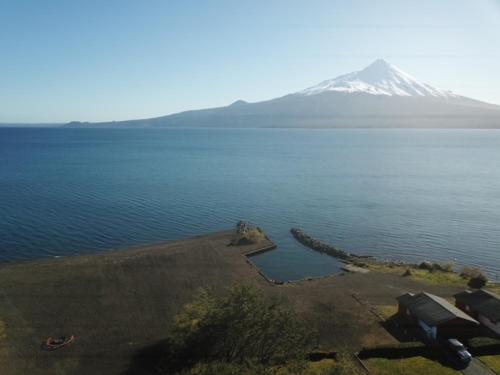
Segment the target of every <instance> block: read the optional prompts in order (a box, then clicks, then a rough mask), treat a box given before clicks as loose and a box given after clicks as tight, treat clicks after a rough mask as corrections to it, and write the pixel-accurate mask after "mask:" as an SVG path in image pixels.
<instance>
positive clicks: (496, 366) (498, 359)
mask: <svg viewBox="0 0 500 375" xmlns="http://www.w3.org/2000/svg"><path fill="white" fill-rule="evenodd" d="M479 359H480V360H481V361H482V362H483V363H484V364H485V365H486V366H488V367H489V368H490V369H492V370H493V371H495V372H496V373H497V374H500V355H485V356H482V357H479Z"/></svg>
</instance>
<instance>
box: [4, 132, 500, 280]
mask: <svg viewBox="0 0 500 375" xmlns="http://www.w3.org/2000/svg"><path fill="white" fill-rule="evenodd" d="M239 219H246V220H249V221H251V222H253V223H255V224H257V225H259V226H261V227H262V228H263V229H264V230H265V231H266V232H267V233H268V235H269V236H270V237H271V239H272V240H274V241H275V242H276V243H277V245H278V249H277V250H276V251H273V252H269V253H265V254H261V255H259V256H256V257H254V258H253V260H254V262H255V263H256V264H257V265H258V266H259V267H261V268H262V269H263V270H264V272H266V273H267V274H268V275H269V276H270V277H272V278H275V279H281V280H291V279H299V278H303V277H307V276H319V275H325V274H329V273H334V272H338V270H339V268H338V267H339V264H338V262H337V261H336V260H335V259H333V258H331V257H328V256H325V255H321V254H318V253H316V252H313V251H311V250H309V249H307V248H305V247H303V246H302V245H300V244H298V243H297V242H296V241H295V240H294V239H293V237H292V236H291V234H290V233H289V230H290V228H292V227H295V226H297V227H300V228H302V229H304V230H305V231H306V232H307V233H308V234H310V235H312V236H314V237H316V238H318V239H320V240H322V241H324V242H326V243H329V244H332V245H334V246H336V247H338V248H341V249H344V250H347V251H350V252H354V253H357V254H365V255H374V256H376V257H378V258H381V259H395V260H408V261H422V260H436V261H450V260H452V261H454V262H455V263H456V264H457V266H458V267H459V266H461V265H463V264H468V265H474V266H478V267H481V268H483V269H485V270H487V271H488V272H489V273H490V275H491V276H493V277H496V278H499V275H500V131H495V130H401V129H399V130H396V129H394V130H390V129H386V130H365V129H352V130H347V129H325V130H319V129H318V130H305V129H240V130H228V129H144V130H142V129H63V128H59V129H57V128H51V129H14V128H9V129H6V128H4V129H0V261H17V260H26V259H37V258H43V257H53V256H68V255H77V254H87V253H92V252H96V251H100V250H106V249H112V248H120V247H125V246H132V245H139V244H145V243H152V242H159V241H164V240H175V239H180V238H184V237H189V236H193V235H199V234H204V233H207V232H212V231H216V230H223V229H227V228H229V227H233V226H234V225H235V224H236V222H237V221H238V220H239Z"/></svg>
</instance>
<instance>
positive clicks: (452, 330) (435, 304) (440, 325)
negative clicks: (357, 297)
mask: <svg viewBox="0 0 500 375" xmlns="http://www.w3.org/2000/svg"><path fill="white" fill-rule="evenodd" d="M397 300H398V304H399V310H398V314H399V316H400V318H401V320H402V321H403V322H406V323H407V324H411V325H415V326H418V327H420V329H421V330H422V331H423V333H424V334H425V336H426V337H427V338H429V339H433V340H435V339H437V338H447V337H463V336H468V335H469V334H470V333H471V332H473V331H474V330H475V329H476V328H477V326H479V322H478V321H477V320H475V319H474V318H472V317H471V316H469V315H467V314H466V313H465V312H463V311H462V310H460V309H458V308H457V307H455V306H453V305H452V304H451V303H449V302H448V301H446V300H445V299H443V298H441V297H438V296H435V295H433V294H430V293H419V294H412V293H406V294H403V295H402V296H399V297H398V298H397Z"/></svg>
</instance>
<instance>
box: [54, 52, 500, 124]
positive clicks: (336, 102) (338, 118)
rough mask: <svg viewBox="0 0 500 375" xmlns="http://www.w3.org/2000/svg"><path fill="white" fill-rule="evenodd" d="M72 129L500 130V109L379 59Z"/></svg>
mask: <svg viewBox="0 0 500 375" xmlns="http://www.w3.org/2000/svg"><path fill="white" fill-rule="evenodd" d="M64 126H65V127H70V128H110V127H111V128H162V127H207V128H208V127H214V128H215V127H218V128H500V106H499V105H494V104H489V103H485V102H481V101H478V100H474V99H471V98H467V97H464V96H460V95H457V94H454V93H452V92H450V91H444V90H440V89H437V88H435V87H433V86H431V85H428V84H426V83H422V82H420V81H418V80H417V79H415V78H413V77H412V76H411V75H409V74H407V73H405V72H403V71H402V70H401V69H399V68H397V67H395V66H394V65H392V64H390V63H388V62H386V61H384V60H377V61H375V62H373V63H372V64H371V65H369V66H368V67H366V68H365V69H363V70H361V71H356V72H352V73H348V74H345V75H342V76H339V77H337V78H334V79H330V80H326V81H323V82H321V83H319V84H318V85H315V86H312V87H310V88H307V89H305V90H302V91H299V92H296V93H292V94H289V95H285V96H282V97H279V98H275V99H271V100H266V101H261V102H256V103H248V102H245V101H243V100H238V101H236V102H234V103H233V104H231V105H229V106H226V107H218V108H209V109H201V110H192V111H186V112H180V113H175V114H171V115H167V116H161V117H155V118H148V119H138V120H127V121H110V122H80V121H73V122H70V123H68V124H65V125H64Z"/></svg>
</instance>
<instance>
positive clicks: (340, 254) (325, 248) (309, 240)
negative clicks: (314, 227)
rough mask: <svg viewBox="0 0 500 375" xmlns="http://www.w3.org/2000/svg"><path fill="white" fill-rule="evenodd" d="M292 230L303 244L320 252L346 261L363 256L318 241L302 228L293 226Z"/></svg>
mask: <svg viewBox="0 0 500 375" xmlns="http://www.w3.org/2000/svg"><path fill="white" fill-rule="evenodd" d="M290 232H291V233H292V235H293V236H294V237H295V239H296V240H297V241H299V242H300V243H301V244H302V245H304V246H307V247H309V248H311V249H313V250H316V251H319V252H320V253H325V254H328V255H331V256H333V257H336V258H340V259H342V260H345V261H350V260H354V259H359V258H362V257H359V256H357V255H354V254H351V253H348V252H347V251H344V250H340V249H337V248H335V247H333V246H331V245H327V244H324V243H322V242H320V241H318V240H317V239H315V238H313V237H311V236H309V235H307V234H306V233H304V231H303V230H302V229H299V228H292V229H291V230H290Z"/></svg>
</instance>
